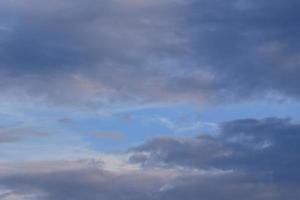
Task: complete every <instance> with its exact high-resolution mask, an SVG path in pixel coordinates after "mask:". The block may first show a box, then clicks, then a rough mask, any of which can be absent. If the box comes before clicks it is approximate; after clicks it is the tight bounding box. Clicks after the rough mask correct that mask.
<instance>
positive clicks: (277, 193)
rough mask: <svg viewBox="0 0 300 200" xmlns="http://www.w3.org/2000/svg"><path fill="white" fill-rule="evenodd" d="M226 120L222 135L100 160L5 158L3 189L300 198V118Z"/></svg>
mask: <svg viewBox="0 0 300 200" xmlns="http://www.w3.org/2000/svg"><path fill="white" fill-rule="evenodd" d="M219 126H220V133H219V134H218V135H215V136H209V135H206V136H205V135H201V136H198V137H193V138H192V137H181V138H175V137H163V138H157V139H154V140H151V141H149V142H146V143H145V144H142V145H140V146H138V147H135V148H132V149H130V150H129V151H128V152H126V153H124V154H119V155H117V154H110V155H108V154H103V155H99V156H98V158H95V159H92V160H79V161H64V160H62V161H48V162H45V161H43V162H30V163H10V164H8V163H1V167H0V169H1V170H0V172H1V173H0V195H2V196H3V198H7V199H12V198H16V199H26V198H28V199H29V200H32V199H39V200H50V199H57V200H63V199H74V200H83V199H84V200H96V199H108V200H109V199H114V200H118V199H151V200H153V199H156V200H171V199H172V200H176V199H182V198H185V199H188V200H194V199H195V200H196V199H199V198H203V199H207V200H216V199H224V200H227V199H228V200H229V199H241V200H250V199H251V200H271V199H272V200H274V199H275V200H283V199H296V198H298V197H299V196H300V193H299V190H298V188H299V184H300V182H299V180H300V179H299V173H298V169H299V164H300V163H299V159H298V154H299V148H298V143H299V137H298V132H299V128H300V125H299V123H298V122H295V121H292V120H290V119H279V118H266V119H242V120H235V121H230V122H224V123H221V124H220V125H219ZM128 159H129V160H128Z"/></svg>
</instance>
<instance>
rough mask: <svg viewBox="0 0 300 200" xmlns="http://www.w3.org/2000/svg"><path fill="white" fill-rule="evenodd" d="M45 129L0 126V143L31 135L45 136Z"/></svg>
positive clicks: (15, 140)
mask: <svg viewBox="0 0 300 200" xmlns="http://www.w3.org/2000/svg"><path fill="white" fill-rule="evenodd" d="M47 135H48V133H47V132H45V131H41V130H37V129H33V128H27V127H0V143H12V142H17V141H19V140H22V139H24V138H27V137H31V136H47Z"/></svg>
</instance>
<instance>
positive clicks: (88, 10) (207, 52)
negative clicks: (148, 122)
mask: <svg viewBox="0 0 300 200" xmlns="http://www.w3.org/2000/svg"><path fill="white" fill-rule="evenodd" d="M0 6H1V18H2V19H1V21H0V23H1V24H0V27H1V29H0V35H1V41H0V44H1V46H0V58H1V62H0V74H1V82H0V87H1V90H2V93H1V99H4V100H8V99H9V100H11V99H16V98H17V99H18V98H23V99H27V100H28V101H33V100H34V101H35V102H38V103H41V102H42V103H45V102H46V103H50V104H54V105H77V106H79V105H81V106H89V107H99V106H108V105H120V104H145V103H153V102H155V103H157V102H178V101H181V102H182V101H193V102H207V101H210V102H211V101H212V102H220V101H221V100H220V99H222V102H224V101H237V100H241V99H248V98H259V99H260V98H261V97H266V96H267V97H271V98H274V97H275V98H276V99H278V98H283V99H286V98H291V97H292V98H296V99H298V97H299V88H298V85H299V81H298V74H299V62H300V61H299V60H300V59H299V45H298V42H297V40H298V32H299V28H298V27H299V26H298V21H299V18H300V17H299V14H298V10H299V6H300V5H299V2H298V1H296V0H288V1H284V2H283V1H277V0H276V1H271V0H262V1H248V0H230V1H226V2H225V1H219V0H213V1H211V0H209V1H208V0H197V1H194V0H187V1H181V0H160V1H155V2H153V1H148V0H141V1H136V0H124V1H121V0H112V1H107V0H104V1H95V0H88V1H83V0H79V1H75V2H74V1H69V0H64V1H47V0H43V1H37V0H28V1H22V2H20V1H8V0H5V1H2V2H1V5H0Z"/></svg>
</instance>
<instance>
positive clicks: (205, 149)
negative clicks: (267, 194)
mask: <svg viewBox="0 0 300 200" xmlns="http://www.w3.org/2000/svg"><path fill="white" fill-rule="evenodd" d="M299 132H300V124H299V123H295V122H292V121H291V120H289V119H277V118H268V119H262V120H257V119H245V120H237V121H231V122H226V123H223V124H221V125H220V133H219V134H218V135H217V136H199V137H197V138H183V139H182V138H179V139H176V138H172V137H165V138H157V139H154V140H152V141H149V142H148V143H146V144H144V145H141V146H139V147H137V148H135V149H134V152H136V153H135V154H134V155H133V156H132V157H131V162H137V163H142V164H143V165H144V166H146V167H147V166H150V167H152V166H153V165H154V166H157V165H158V166H163V167H165V166H166V167H168V166H177V165H179V166H187V167H196V168H199V169H214V168H216V169H222V170H238V171H240V172H244V173H250V174H251V173H253V174H254V175H259V177H260V178H261V179H262V180H264V181H274V182H297V184H299V181H300V174H299V173H298V168H299V166H300V160H299V153H300V148H299V145H298V144H299V141H300V135H299Z"/></svg>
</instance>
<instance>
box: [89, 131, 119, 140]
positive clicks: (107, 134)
mask: <svg viewBox="0 0 300 200" xmlns="http://www.w3.org/2000/svg"><path fill="white" fill-rule="evenodd" d="M89 135H90V136H92V137H95V138H99V139H111V140H122V139H124V135H123V134H122V133H119V132H113V131H97V132H93V133H90V134H89Z"/></svg>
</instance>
